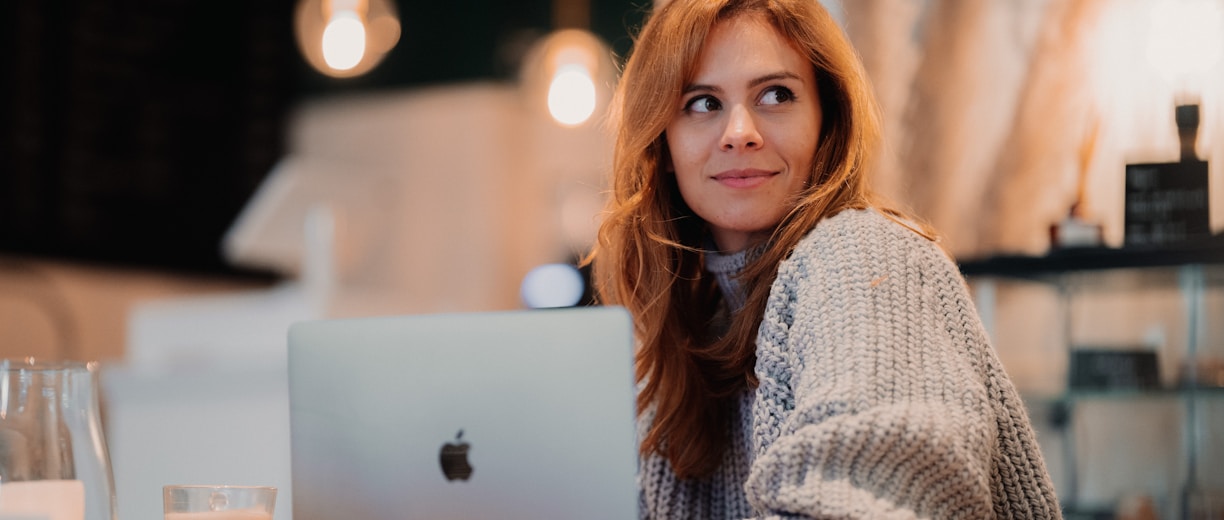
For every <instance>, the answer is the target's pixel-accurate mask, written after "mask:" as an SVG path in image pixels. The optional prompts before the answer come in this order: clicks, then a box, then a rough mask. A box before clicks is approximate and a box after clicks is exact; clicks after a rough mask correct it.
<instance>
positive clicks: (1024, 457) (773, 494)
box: [745, 211, 1060, 519]
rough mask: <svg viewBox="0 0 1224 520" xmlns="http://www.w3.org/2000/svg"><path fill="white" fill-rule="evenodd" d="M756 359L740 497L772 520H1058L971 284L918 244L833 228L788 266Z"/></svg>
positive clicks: (906, 237) (863, 219) (873, 230)
mask: <svg viewBox="0 0 1224 520" xmlns="http://www.w3.org/2000/svg"><path fill="white" fill-rule="evenodd" d="M757 351H758V359H757V369H756V370H757V375H758V377H759V379H760V386H759V387H758V389H757V392H758V394H757V398H756V406H755V408H754V410H753V441H754V446H753V449H754V450H755V458H754V461H753V465H752V468H751V473H750V476H749V479H748V482H747V483H746V485H745V490H746V492H747V496H748V499H749V501H750V502H751V503H752V505H753V507H754V509H756V510H757V511H759V512H762V513H764V514H765V515H766V516H773V517H787V518H807V517H811V518H973V519H980V518H996V517H1002V518H1057V517H1059V516H1060V513H1059V509H1058V504H1057V499H1056V498H1055V496H1054V493H1053V487H1052V485H1051V484H1050V481H1049V476H1048V474H1047V473H1046V471H1045V466H1044V462H1043V461H1042V460H1041V454H1040V451H1039V449H1038V447H1037V444H1036V441H1035V436H1034V435H1033V432H1032V429H1031V426H1030V425H1029V422H1028V418H1027V415H1026V413H1025V411H1024V408H1023V404H1022V402H1021V401H1020V399H1019V397H1018V395H1017V393H1016V392H1015V389H1014V388H1013V387H1012V385H1011V383H1010V381H1009V380H1008V379H1007V376H1006V374H1005V373H1004V372H1003V370H1002V368H1001V366H1000V364H999V362H998V360H997V358H996V357H995V355H994V353H993V351H992V350H991V349H990V346H989V344H988V340H987V338H986V335H985V333H984V331H983V328H982V325H981V322H980V320H979V318H978V316H977V314H976V312H975V310H974V308H973V305H972V301H971V300H970V298H969V296H968V290H967V288H966V286H965V283H964V279H963V278H962V277H961V276H960V273H959V271H958V270H957V269H956V267H955V265H954V264H953V263H952V262H951V260H949V259H948V258H947V257H946V256H945V255H944V254H943V253H942V251H940V250H939V249H938V247H937V246H936V245H934V244H932V243H930V242H929V241H927V240H926V239H924V238H922V237H920V236H918V235H916V234H915V233H912V232H910V231H909V230H906V229H904V228H903V227H901V226H899V225H896V224H895V223H892V222H891V221H888V220H887V219H885V218H884V217H883V216H881V215H879V214H878V213H876V212H874V211H846V212H843V213H841V214H839V215H837V216H835V217H833V218H831V219H826V221H825V222H823V223H822V224H820V225H819V226H818V227H817V228H816V230H814V231H813V233H812V234H811V235H810V236H809V237H807V238H806V239H805V240H804V241H803V242H802V243H801V244H800V245H799V246H798V247H797V248H796V251H795V253H794V254H793V255H792V256H791V258H790V259H788V260H787V261H786V262H784V263H783V264H782V265H781V266H780V269H779V273H778V277H777V280H776V281H775V284H774V286H773V288H772V292H771V295H770V302H769V305H768V308H767V311H766V316H765V319H764V322H763V323H762V326H761V329H760V333H759V336H758V340H757Z"/></svg>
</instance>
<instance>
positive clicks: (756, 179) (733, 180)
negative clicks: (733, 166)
mask: <svg viewBox="0 0 1224 520" xmlns="http://www.w3.org/2000/svg"><path fill="white" fill-rule="evenodd" d="M777 174H778V172H775V171H769V170H756V169H745V170H727V171H724V172H721V173H719V174H717V175H715V176H714V177H713V179H714V180H716V181H718V183H719V184H722V185H723V186H727V187H729V188H752V187H754V186H759V185H761V184H763V183H764V182H765V181H768V180H769V179H770V178H772V177H773V176H774V175H777Z"/></svg>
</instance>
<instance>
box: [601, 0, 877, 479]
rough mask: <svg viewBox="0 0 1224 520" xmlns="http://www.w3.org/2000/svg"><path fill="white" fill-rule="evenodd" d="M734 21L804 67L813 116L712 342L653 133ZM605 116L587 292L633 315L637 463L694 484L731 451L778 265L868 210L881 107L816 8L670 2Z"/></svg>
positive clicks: (684, 220) (652, 23) (682, 208)
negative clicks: (788, 193)
mask: <svg viewBox="0 0 1224 520" xmlns="http://www.w3.org/2000/svg"><path fill="white" fill-rule="evenodd" d="M744 14H754V15H759V16H763V17H764V18H765V19H766V20H768V21H770V22H771V23H772V25H773V27H774V28H775V29H777V30H778V31H779V33H781V34H782V35H783V36H784V37H785V38H786V39H787V40H789V41H790V42H791V43H792V44H793V45H794V47H795V49H796V50H798V51H799V52H800V53H801V54H803V55H805V56H806V57H807V58H808V60H809V61H810V62H811V63H812V66H813V68H814V69H815V71H816V78H817V93H818V95H819V97H820V102H821V109H822V117H823V120H822V122H821V130H820V134H821V135H820V137H819V142H818V145H817V150H816V156H815V160H814V161H813V168H812V172H811V173H810V181H809V182H808V184H807V188H806V189H805V190H804V191H803V192H802V193H801V194H800V196H799V198H798V200H797V201H796V202H795V206H794V208H793V209H792V210H791V211H790V212H789V213H788V214H787V215H786V216H785V217H784V218H783V219H782V221H781V222H780V223H779V224H778V226H777V227H776V229H775V230H774V231H773V234H772V237H771V239H770V240H769V242H768V245H767V246H765V248H764V250H763V252H762V253H761V254H760V256H759V257H758V258H757V259H756V260H755V261H754V262H753V263H752V264H750V265H749V266H747V267H746V268H745V270H744V272H743V274H742V275H740V278H739V280H740V283H741V285H742V286H743V287H745V288H746V290H747V291H748V292H747V299H746V303H745V305H744V307H743V309H742V310H741V311H740V312H737V313H736V314H735V315H734V316H733V317H732V318H731V326H730V330H729V331H728V332H727V334H726V335H724V336H722V337H713V336H711V333H710V330H711V327H710V323H711V320H712V319H713V317H714V314H715V313H716V312H717V309H718V305H719V300H720V295H719V292H718V291H719V290H718V287H717V284H716V282H715V281H714V280H713V279H712V277H710V276H704V275H703V261H704V260H703V254H702V245H703V243H704V242H703V241H704V240H705V237H706V229H705V224H704V222H702V220H701V219H700V218H699V217H697V216H696V215H695V214H694V213H693V212H692V210H690V209H689V208H688V206H687V205H686V204H685V203H684V200H683V199H682V198H681V197H680V194H679V190H678V188H677V186H676V180H675V175H674V174H672V173H669V172H667V169H666V168H665V166H666V165H667V161H669V160H670V159H669V156H668V151H667V144H666V139H665V136H664V135H663V133H664V130H665V129H666V127H667V125H668V123H669V122H670V121H671V119H672V118H673V117H674V116H675V115H676V114H677V113H678V112H679V106H680V99H681V94H682V90H683V88H684V87H685V86H686V84H687V83H688V82H690V81H691V80H692V78H693V77H694V76H695V74H696V72H697V70H696V69H697V61H698V58H699V56H700V54H701V50H702V47H703V45H704V43H705V39H706V36H707V34H708V33H709V32H710V29H711V28H712V27H713V26H714V25H715V24H716V23H718V22H720V21H723V20H727V19H730V18H733V17H736V16H740V15H744ZM613 107H614V108H613V110H614V112H613V121H614V122H615V124H616V125H618V126H617V128H616V132H617V138H616V147H615V151H614V156H613V165H612V168H613V172H612V174H613V178H612V186H611V190H612V191H611V195H610V197H609V200H608V206H607V208H606V212H605V214H604V219H603V222H602V224H601V225H600V230H599V235H598V241H597V243H596V245H595V248H594V249H593V251H592V253H591V256H590V257H589V260H591V261H593V270H594V282H595V285H596V288H597V292H598V296H599V298H600V301H601V302H602V303H605V304H612V305H622V306H624V307H626V308H627V309H628V310H629V311H630V313H631V314H632V315H633V317H634V327H635V332H636V335H637V339H638V342H639V348H638V352H637V355H636V365H635V370H636V377H637V379H638V381H639V384H640V385H641V390H640V392H639V394H638V397H637V406H638V413H639V414H641V413H643V412H644V411H645V410H647V409H648V408H649V407H650V406H651V405H652V404H653V405H654V407H655V417H654V421H653V423H652V424H651V426H650V429H649V431H648V432H647V434H646V436H645V437H644V438H643V439H642V443H641V451H642V453H643V454H648V453H650V452H652V451H653V452H658V453H659V454H661V455H662V456H664V457H666V458H667V459H668V461H669V462H670V463H671V466H672V470H673V471H674V472H675V474H676V475H677V476H678V477H680V478H692V477H700V476H703V475H708V474H709V473H711V472H713V471H714V470H715V469H717V467H718V465H719V463H720V461H721V459H722V457H721V454H722V453H723V452H724V451H725V450H726V449H727V444H728V442H729V430H730V428H729V421H730V414H731V411H732V409H733V408H732V406H731V402H730V401H731V400H732V399H735V398H736V396H737V395H738V394H739V393H740V392H742V391H744V390H746V389H749V388H754V387H755V386H756V385H757V379H756V375H755V373H754V371H753V369H754V365H755V362H756V331H757V329H758V328H759V327H760V323H761V319H762V316H763V314H764V309H765V304H766V300H767V298H768V296H769V288H770V285H771V284H772V282H773V279H774V278H775V277H776V269H777V265H778V263H779V262H781V261H782V260H783V259H784V258H785V257H786V256H787V255H789V254H790V251H791V250H792V249H793V248H794V246H795V244H796V243H798V242H799V240H800V239H801V238H802V237H803V236H804V235H805V234H807V233H808V231H810V230H811V229H812V228H813V227H815V226H816V224H817V222H819V221H820V220H821V219H823V218H825V217H827V216H830V215H833V214H835V213H837V212H839V211H841V210H843V209H847V208H865V207H871V206H877V205H878V204H877V202H876V200H875V196H874V195H873V194H872V193H871V192H870V190H869V188H868V185H867V178H866V172H867V169H868V164H867V163H868V159H869V157H870V155H871V154H872V153H873V152H874V150H875V148H876V146H877V145H878V142H879V140H880V123H879V114H878V109H877V107H876V103H875V99H874V96H873V95H872V92H871V86H870V84H869V82H868V80H867V78H866V75H865V73H864V71H863V67H862V64H861V62H860V60H859V58H858V55H857V54H856V53H855V51H854V49H853V47H852V46H851V44H850V42H849V40H848V39H847V38H846V36H845V34H844V33H843V32H842V30H841V28H840V27H839V26H838V24H837V22H836V21H835V20H834V19H833V18H832V17H831V16H830V15H829V13H828V12H826V11H825V10H824V9H823V8H822V7H821V6H820V4H819V2H817V1H816V0H713V1H711V0H671V1H669V2H667V3H666V4H664V5H663V6H662V7H660V8H658V9H656V10H655V12H654V13H653V14H652V15H651V17H650V19H649V20H648V21H647V23H646V24H645V26H644V27H643V28H642V29H641V31H640V33H639V34H638V37H637V41H636V42H635V46H634V50H633V52H632V55H631V56H630V58H629V60H628V61H627V63H626V64H625V68H624V70H623V72H622V75H621V79H620V82H619V85H618V87H617V92H616V100H615V102H614V103H613ZM888 213H889V214H892V215H894V216H895V215H896V214H895V213H893V212H888Z"/></svg>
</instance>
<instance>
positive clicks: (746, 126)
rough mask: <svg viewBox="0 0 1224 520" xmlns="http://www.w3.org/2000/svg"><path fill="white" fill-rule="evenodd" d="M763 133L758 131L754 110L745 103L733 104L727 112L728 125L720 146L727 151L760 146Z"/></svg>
mask: <svg viewBox="0 0 1224 520" xmlns="http://www.w3.org/2000/svg"><path fill="white" fill-rule="evenodd" d="M760 146H761V134H760V132H758V131H757V128H756V121H754V120H753V118H752V112H751V111H750V110H748V107H745V106H743V105H735V106H732V107H731V109H730V110H729V111H728V112H727V127H726V128H725V129H723V135H722V139H721V140H720V141H719V147H720V148H722V149H723V150H726V151H731V150H736V149H741V150H746V149H752V148H760Z"/></svg>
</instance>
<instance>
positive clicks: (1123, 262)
mask: <svg viewBox="0 0 1224 520" xmlns="http://www.w3.org/2000/svg"><path fill="white" fill-rule="evenodd" d="M1192 264H1224V235H1215V236H1213V237H1211V238H1210V239H1206V240H1199V241H1195V242H1187V243H1181V244H1170V245H1165V246H1159V247H1124V248H1110V247H1083V248H1069V249H1056V250H1053V251H1051V252H1050V253H1049V254H1047V255H1045V256H1023V255H1001V256H995V257H991V258H986V259H979V260H968V261H965V262H961V263H960V270H961V273H962V274H964V275H965V276H981V275H993V276H1006V277H1016V278H1034V277H1043V276H1050V275H1055V274H1061V273H1066V272H1071V271H1099V270H1107V269H1122V268H1136V267H1178V266H1183V265H1192Z"/></svg>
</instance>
